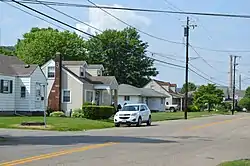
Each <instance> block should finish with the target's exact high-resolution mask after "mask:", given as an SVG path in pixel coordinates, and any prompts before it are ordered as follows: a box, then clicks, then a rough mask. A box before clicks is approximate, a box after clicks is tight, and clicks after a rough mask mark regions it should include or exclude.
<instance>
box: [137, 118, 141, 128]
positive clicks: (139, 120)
mask: <svg viewBox="0 0 250 166" xmlns="http://www.w3.org/2000/svg"><path fill="white" fill-rule="evenodd" d="M141 123H142V119H141V117H139V118H138V122H137V124H136V126H137V127H139V126H141Z"/></svg>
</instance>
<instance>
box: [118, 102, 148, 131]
mask: <svg viewBox="0 0 250 166" xmlns="http://www.w3.org/2000/svg"><path fill="white" fill-rule="evenodd" d="M151 121H152V120H151V111H150V109H149V108H148V106H147V105H146V104H126V105H124V106H123V107H122V109H121V110H120V111H119V112H117V113H116V114H115V116H114V123H115V126H116V127H119V126H120V125H121V124H127V125H128V126H130V125H132V124H136V126H141V124H142V123H146V124H147V125H148V126H150V125H151Z"/></svg>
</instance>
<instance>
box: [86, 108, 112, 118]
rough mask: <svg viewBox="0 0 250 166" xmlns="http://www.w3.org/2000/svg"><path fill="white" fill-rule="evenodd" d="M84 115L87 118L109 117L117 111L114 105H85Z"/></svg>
mask: <svg viewBox="0 0 250 166" xmlns="http://www.w3.org/2000/svg"><path fill="white" fill-rule="evenodd" d="M82 110H83V114H84V117H85V118H87V119H93V120H97V119H109V118H110V117H111V116H112V115H113V114H114V112H115V109H114V107H112V106H97V105H83V107H82Z"/></svg>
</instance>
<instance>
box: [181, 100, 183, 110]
mask: <svg viewBox="0 0 250 166" xmlns="http://www.w3.org/2000/svg"><path fill="white" fill-rule="evenodd" d="M182 100H183V98H181V111H183V110H182Z"/></svg>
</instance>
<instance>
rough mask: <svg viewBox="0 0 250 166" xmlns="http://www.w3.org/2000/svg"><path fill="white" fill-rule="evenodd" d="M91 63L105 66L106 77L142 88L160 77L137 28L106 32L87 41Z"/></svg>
mask: <svg viewBox="0 0 250 166" xmlns="http://www.w3.org/2000/svg"><path fill="white" fill-rule="evenodd" d="M86 47H87V49H88V52H89V53H88V56H89V59H88V62H89V63H101V64H103V65H104V68H105V71H104V74H105V75H113V76H115V77H116V79H117V81H118V83H119V84H122V83H123V84H131V85H134V86H137V87H142V86H144V85H145V84H146V83H148V81H149V80H150V76H156V75H157V74H158V71H157V70H156V68H155V67H153V63H154V61H153V60H152V59H150V58H149V57H147V56H146V55H145V53H146V49H147V47H148V44H147V43H146V42H143V41H142V40H141V39H140V35H139V33H138V32H137V31H136V30H135V29H133V28H125V29H124V30H122V31H118V30H106V31H104V32H103V33H101V34H98V35H97V38H94V37H93V38H91V39H90V40H88V41H87V42H86Z"/></svg>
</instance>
